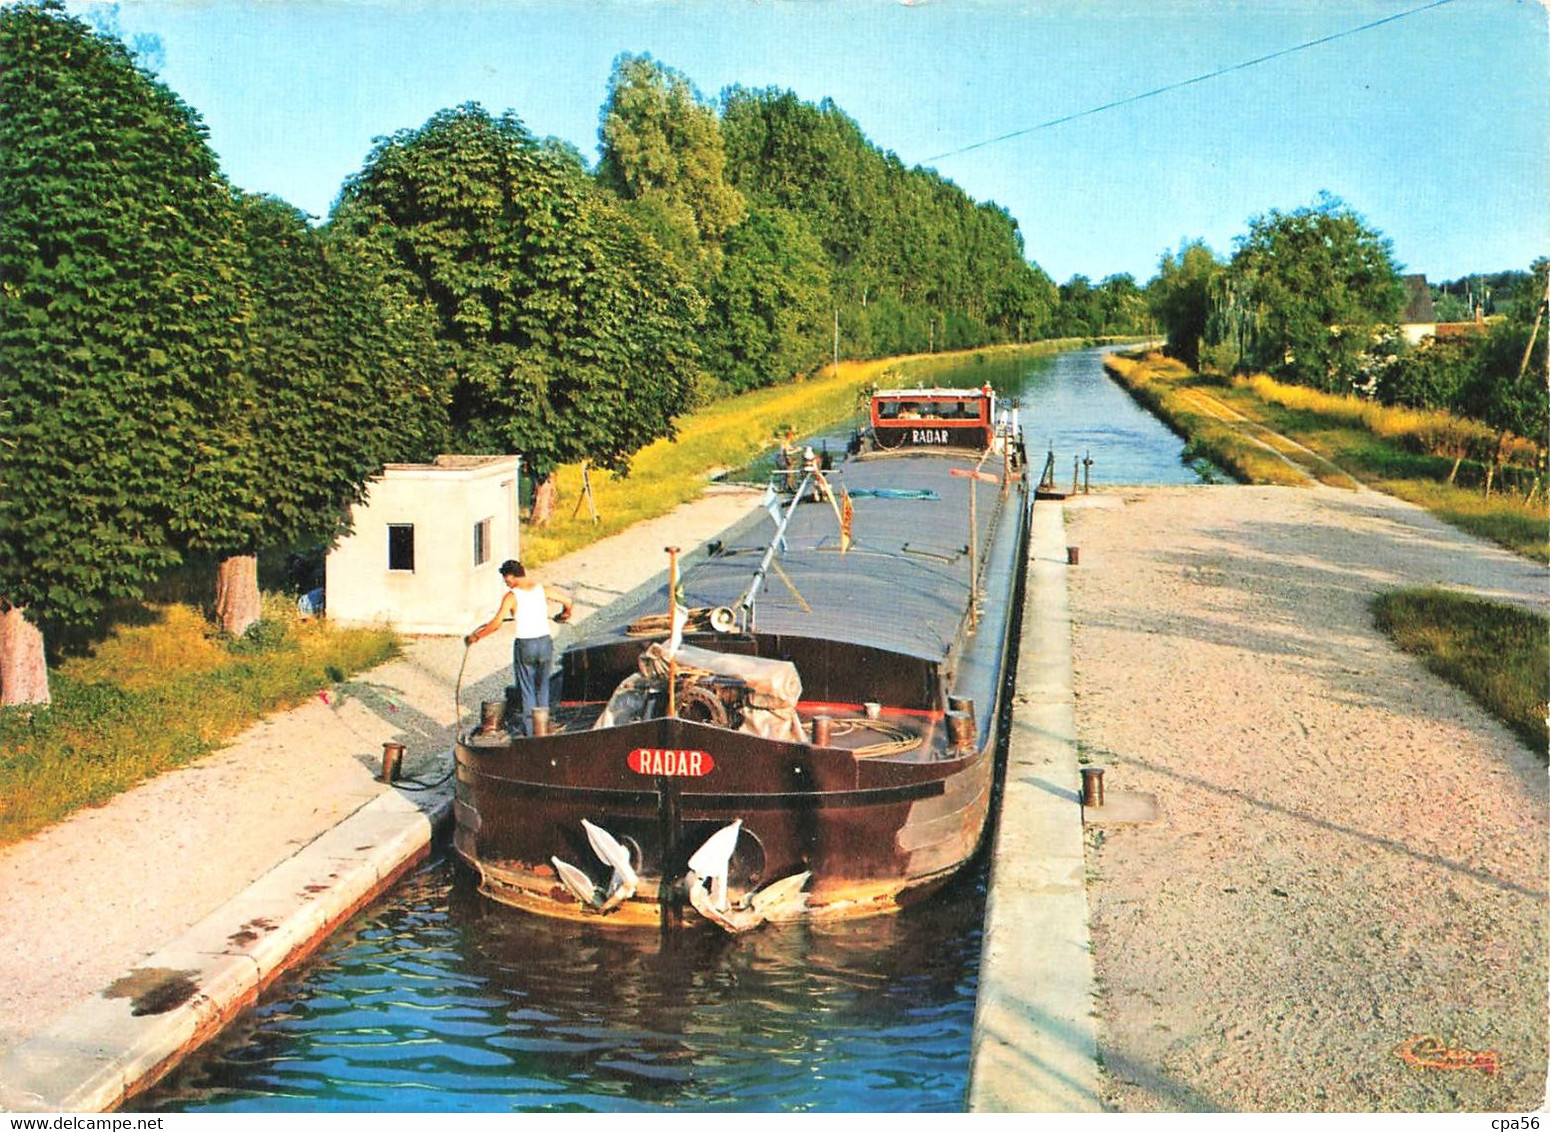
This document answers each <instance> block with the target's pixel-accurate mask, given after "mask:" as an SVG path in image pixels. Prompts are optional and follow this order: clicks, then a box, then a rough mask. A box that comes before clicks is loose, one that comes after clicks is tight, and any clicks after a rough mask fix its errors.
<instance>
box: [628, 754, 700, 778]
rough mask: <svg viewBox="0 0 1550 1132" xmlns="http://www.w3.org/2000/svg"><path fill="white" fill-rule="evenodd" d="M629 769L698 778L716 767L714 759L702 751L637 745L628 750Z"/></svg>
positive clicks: (677, 776) (638, 772)
mask: <svg viewBox="0 0 1550 1132" xmlns="http://www.w3.org/2000/svg"><path fill="white" fill-rule="evenodd" d="M630 769H631V770H633V771H634V772H635V773H636V774H652V775H657V774H665V775H671V776H673V777H676V778H698V777H700V776H701V775H703V774H709V773H710V772H711V771H712V770H714V769H716V761H715V760H714V759H712V758H711V757H710V755H709V754H707V753H706V752H704V751H676V750H672V749H668V748H661V747H637V748H635V750H633V751H631V752H630Z"/></svg>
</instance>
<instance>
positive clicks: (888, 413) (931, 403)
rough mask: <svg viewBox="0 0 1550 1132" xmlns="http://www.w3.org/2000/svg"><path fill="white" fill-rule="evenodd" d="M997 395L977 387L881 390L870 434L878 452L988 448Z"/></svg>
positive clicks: (876, 395)
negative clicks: (911, 449) (881, 449)
mask: <svg viewBox="0 0 1550 1132" xmlns="http://www.w3.org/2000/svg"><path fill="white" fill-rule="evenodd" d="M995 402H996V395H995V392H994V391H993V390H992V389H991V387H990V386H989V385H986V386H984V387H983V388H981V389H879V390H878V391H877V392H875V393H874V394H873V395H872V421H871V424H872V436H873V438H874V440H875V442H876V444H877V446H878V447H879V448H971V449H976V450H983V449H986V448H989V447H990V446H991V443H992V441H993V439H994V437H995V425H994V421H995V409H996V403H995Z"/></svg>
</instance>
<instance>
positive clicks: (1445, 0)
mask: <svg viewBox="0 0 1550 1132" xmlns="http://www.w3.org/2000/svg"><path fill="white" fill-rule="evenodd" d="M1451 3H1453V0H1432V3H1430V4H1422V5H1421V6H1420V7H1419V8H1410V9H1407V10H1406V11H1403V12H1396V13H1395V14H1394V15H1392V16H1384V17H1383V18H1382V19H1381V20H1373V21H1372V22H1371V23H1366V24H1362V25H1361V27H1354V28H1347V29H1346V30H1345V31H1337V32H1334V33H1333V34H1331V35H1325V36H1320V37H1319V38H1318V39H1310V40H1308V41H1307V42H1306V43H1299V44H1297V45H1296V46H1295V47H1283V48H1282V49H1281V50H1279V51H1272V52H1271V53H1270V54H1269V55H1261V56H1259V57H1258V58H1257V59H1248V60H1245V61H1244V62H1242V63H1234V64H1232V65H1231V66H1228V67H1221V68H1219V69H1217V70H1215V71H1208V72H1207V73H1205V74H1203V75H1196V76H1195V77H1194V78H1192V79H1181V80H1180V81H1178V82H1176V83H1169V84H1168V85H1167V86H1160V87H1157V88H1156V89H1154V90H1148V91H1144V92H1142V93H1141V94H1132V95H1130V96H1128V97H1126V98H1120V99H1116V100H1115V101H1113V102H1105V103H1104V104H1103V105H1102V106H1094V107H1092V108H1091V109H1088V110H1080V111H1078V112H1077V113H1075V114H1067V115H1065V116H1064V117H1061V118H1051V119H1050V120H1049V121H1048V122H1040V123H1039V124H1038V125H1037V126H1028V127H1025V128H1024V129H1021V130H1013V131H1012V132H1011V133H1009V134H1002V135H1001V136H1000V137H994V138H989V139H987V140H986V141H982V142H975V143H974V144H973V145H966V146H964V147H963V148H962V149H950V150H948V151H947V152H946V153H939V154H937V155H936V156H935V157H928V158H926V162H927V164H929V163H931V162H934V161H941V160H943V159H945V158H948V157H957V156H958V155H959V154H961V153H969V152H971V151H973V150H976V149H984V148H985V147H986V146H990V145H997V144H998V143H1000V142H1004V141H1010V140H1011V139H1012V138H1020V137H1022V136H1023V135H1025V134H1032V133H1037V132H1038V131H1040V130H1047V129H1049V128H1050V127H1052V126H1060V125H1064V124H1065V123H1066V122H1074V121H1076V120H1077V119H1078V118H1090V117H1092V116H1093V115H1094V114H1102V113H1103V112H1104V111H1105V110H1113V109H1114V108H1115V107H1118V106H1128V105H1130V104H1131V103H1132V102H1140V101H1142V100H1143V99H1147V98H1155V97H1157V96H1158V95H1159V94H1167V93H1168V92H1169V91H1171V90H1181V89H1182V88H1184V87H1187V86H1194V85H1195V84H1196V83H1203V82H1205V81H1206V80H1207V79H1215V78H1219V77H1221V76H1222V75H1230V74H1232V73H1233V72H1234V71H1243V70H1247V69H1248V68H1250V67H1257V66H1259V64H1261V63H1268V62H1270V61H1271V60H1272V59H1280V58H1282V57H1283V56H1286V55H1293V54H1296V53H1297V52H1299V51H1307V50H1308V49H1309V48H1310V47H1320V46H1322V45H1324V44H1326V43H1333V42H1334V41H1335V40H1337V39H1345V38H1346V37H1347V36H1352V35H1357V34H1358V33H1360V32H1364V31H1371V30H1372V29H1373V28H1378V27H1382V26H1383V25H1384V24H1391V23H1394V22H1395V21H1396V20H1403V19H1405V18H1406V17H1408V16H1414V15H1417V14H1418V13H1420V12H1428V11H1431V9H1433V8H1441V7H1443V6H1444V5H1446V4H1451Z"/></svg>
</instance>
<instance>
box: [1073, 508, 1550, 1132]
mask: <svg viewBox="0 0 1550 1132" xmlns="http://www.w3.org/2000/svg"><path fill="white" fill-rule="evenodd" d="M1115 494H1116V495H1118V496H1119V497H1120V498H1121V499H1122V501H1123V506H1121V507H1111V508H1104V509H1099V508H1093V509H1083V510H1080V511H1078V510H1072V511H1070V512H1069V514H1068V523H1067V530H1066V534H1067V542H1068V543H1069V544H1070V545H1075V546H1079V547H1080V561H1081V565H1080V566H1079V567H1077V568H1073V569H1071V570H1069V571H1068V585H1069V591H1070V601H1071V611H1072V625H1073V642H1072V652H1073V669H1074V686H1075V689H1076V694H1077V712H1076V717H1077V735H1078V741H1079V744H1080V751H1081V755H1082V757H1083V758H1085V759H1087V760H1089V761H1090V762H1091V763H1093V764H1096V765H1103V766H1106V767H1107V771H1106V775H1105V778H1106V786H1107V790H1108V791H1109V792H1110V793H1111V794H1112V793H1113V792H1115V791H1129V792H1138V793H1145V794H1150V795H1153V796H1155V798H1156V800H1157V804H1158V810H1159V812H1160V818H1159V820H1157V821H1156V822H1153V823H1150V824H1142V825H1112V826H1110V825H1093V826H1090V827H1089V829H1088V832H1087V840H1088V853H1087V861H1088V867H1089V870H1090V877H1089V883H1088V900H1089V907H1090V914H1091V929H1092V944H1093V955H1094V960H1095V965H1096V974H1097V979H1098V985H1099V987H1100V988H1101V990H1100V992H1099V994H1098V1002H1097V1005H1098V1010H1099V1049H1100V1052H1101V1057H1102V1065H1103V1066H1104V1074H1103V1096H1102V1101H1103V1103H1104V1105H1105V1106H1106V1107H1110V1108H1114V1109H1118V1110H1121V1111H1157V1110H1202V1109H1205V1110H1211V1109H1218V1110H1227V1111H1248V1112H1263V1111H1310V1110H1311V1111H1353V1112H1364V1111H1398V1112H1428V1111H1475V1112H1484V1111H1497V1112H1522V1111H1527V1110H1530V1109H1536V1108H1538V1107H1539V1106H1540V1105H1542V1104H1543V1103H1544V1101H1545V1088H1546V1068H1547V1036H1546V1029H1547V1019H1550V1010H1547V1002H1546V984H1545V970H1546V964H1547V961H1550V941H1547V935H1546V925H1547V916H1546V911H1547V896H1550V816H1547V809H1550V804H1547V777H1546V767H1545V761H1544V752H1535V751H1531V750H1529V749H1528V748H1527V747H1525V746H1524V744H1523V743H1522V742H1521V741H1519V740H1518V739H1517V738H1515V737H1514V736H1513V735H1512V734H1511V733H1510V732H1508V731H1507V730H1506V729H1505V728H1504V727H1502V726H1501V725H1499V724H1498V723H1496V722H1495V721H1494V720H1493V719H1492V718H1491V717H1490V716H1488V715H1487V714H1486V713H1485V712H1484V711H1483V710H1482V709H1481V708H1479V707H1477V706H1476V705H1475V704H1474V703H1473V702H1472V701H1471V700H1469V699H1468V698H1467V697H1466V696H1465V695H1464V694H1463V693H1461V692H1459V691H1457V690H1455V689H1454V688H1453V687H1451V686H1450V685H1448V684H1446V683H1444V682H1443V681H1442V680H1441V679H1439V678H1438V677H1435V676H1433V675H1431V674H1430V673H1429V672H1427V671H1426V669H1425V668H1424V667H1423V666H1422V665H1421V663H1420V662H1419V661H1418V660H1416V659H1415V658H1412V657H1409V656H1406V655H1405V654H1403V653H1401V652H1399V651H1398V650H1397V649H1396V648H1395V647H1394V646H1393V645H1392V644H1391V643H1390V642H1389V640H1388V639H1387V638H1386V637H1385V636H1384V635H1383V634H1382V633H1381V632H1380V631H1379V630H1378V629H1377V628H1376V627H1375V626H1374V624H1373V619H1372V615H1371V613H1370V609H1369V603H1370V600H1371V598H1372V597H1373V595H1374V594H1376V593H1378V592H1380V591H1382V590H1385V589H1390V588H1394V587H1401V586H1414V585H1443V586H1448V587H1453V588H1457V589H1461V590H1465V591H1467V592H1471V593H1475V594H1479V595H1481V596H1484V597H1488V598H1492V599H1494V600H1499V601H1506V602H1512V603H1515V604H1521V605H1525V606H1528V607H1531V608H1536V609H1538V610H1540V611H1546V610H1547V609H1550V574H1547V572H1546V570H1545V568H1544V567H1542V566H1539V565H1537V564H1534V563H1531V562H1529V561H1527V560H1524V559H1521V558H1518V557H1516V556H1513V555H1511V554H1508V553H1507V552H1505V551H1502V550H1500V549H1497V548H1495V547H1493V546H1490V545H1487V544H1485V543H1482V542H1480V541H1478V540H1475V539H1473V538H1470V537H1469V536H1466V535H1463V534H1461V533H1459V532H1458V531H1456V530H1454V529H1452V528H1450V527H1447V526H1445V525H1444V524H1442V523H1440V522H1438V521H1436V520H1434V519H1433V518H1431V517H1430V516H1429V515H1427V514H1426V513H1424V512H1423V511H1421V510H1420V509H1418V508H1415V507H1412V506H1410V505H1409V504H1406V503H1403V502H1400V501H1397V500H1394V499H1391V498H1389V497H1387V496H1384V495H1381V494H1379V493H1376V492H1371V491H1355V492H1353V491H1343V490H1338V489H1334V488H1327V487H1314V488H1268V487H1198V488H1176V489H1153V490H1147V491H1142V492H1131V493H1124V492H1116V493H1115ZM1426 1037H1433V1038H1436V1039H1438V1040H1439V1041H1440V1042H1441V1043H1442V1044H1443V1045H1445V1046H1447V1047H1450V1048H1452V1049H1455V1050H1459V1051H1464V1052H1465V1053H1467V1054H1480V1055H1483V1054H1486V1053H1488V1052H1494V1053H1495V1054H1496V1056H1497V1059H1498V1062H1499V1065H1500V1069H1499V1072H1497V1073H1495V1074H1494V1075H1493V1074H1489V1073H1487V1072H1485V1071H1484V1070H1483V1069H1481V1068H1456V1069H1444V1068H1435V1067H1418V1066H1417V1065H1415V1064H1412V1063H1411V1062H1408V1061H1406V1060H1405V1059H1404V1058H1403V1057H1402V1056H1400V1052H1398V1051H1400V1050H1401V1049H1402V1048H1405V1047H1406V1044H1407V1043H1412V1042H1413V1041H1414V1039H1418V1038H1426ZM1409 1048H1412V1049H1413V1048H1414V1047H1413V1046H1412V1047H1409Z"/></svg>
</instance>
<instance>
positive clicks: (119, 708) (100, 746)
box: [0, 598, 399, 845]
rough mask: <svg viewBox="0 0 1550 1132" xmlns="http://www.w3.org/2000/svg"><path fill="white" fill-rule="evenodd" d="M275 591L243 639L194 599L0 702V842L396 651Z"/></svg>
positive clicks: (99, 798)
mask: <svg viewBox="0 0 1550 1132" xmlns="http://www.w3.org/2000/svg"><path fill="white" fill-rule="evenodd" d="M293 610H294V607H292V606H291V605H290V603H289V602H288V601H287V600H285V599H282V598H270V599H267V600H266V603H265V610H264V612H265V620H263V621H260V622H259V623H258V626H256V627H255V630H253V631H250V633H249V634H248V635H247V636H246V637H245V638H243V639H242V640H240V641H227V640H223V639H222V638H220V637H219V636H218V635H217V634H216V633H215V632H214V630H213V629H212V628H211V627H210V625H209V623H208V622H207V621H206V620H205V618H204V616H203V615H202V614H201V613H200V612H199V611H198V610H197V609H195V608H193V607H192V606H187V605H166V606H157V607H153V608H152V609H151V610H149V613H150V614H151V616H150V617H148V618H145V619H143V620H144V621H145V622H146V623H142V624H136V625H121V626H119V627H117V628H116V629H114V630H113V631H112V632H111V634H110V635H109V636H108V637H107V638H106V639H105V640H104V641H102V642H101V644H100V645H99V646H98V647H97V648H96V650H95V651H94V653H93V654H92V655H91V656H87V657H75V658H71V659H67V660H66V661H64V662H63V663H62V664H60V665H59V667H58V668H56V669H54V670H52V671H51V672H50V674H49V686H50V691H51V693H52V695H53V703H52V704H51V705H49V706H47V707H40V708H10V709H7V710H6V711H4V712H0V845H4V844H9V843H11V842H14V841H19V840H21V839H22V838H24V837H26V836H28V835H29V834H31V833H34V832H36V831H37V830H39V829H42V828H43V827H44V826H46V825H49V824H51V823H53V822H56V821H58V820H60V819H61V818H63V817H66V816H67V815H69V814H70V813H72V812H73V811H75V810H78V809H80V808H82V807H85V806H93V805H100V804H102V803H104V802H106V801H108V800H109V799H110V798H112V797H113V796H114V795H116V794H119V793H121V792H122V791H124V790H126V789H128V788H129V787H131V786H133V785H135V784H136V783H138V782H141V781H143V780H144V779H146V778H149V777H151V776H153V775H155V774H158V773H160V772H161V771H164V770H168V769H170V768H172V767H175V766H179V765H181V764H183V763H186V762H189V761H191V760H193V759H196V758H199V757H200V756H202V755H205V754H208V753H209V752H211V751H213V750H215V749H216V748H218V747H219V746H220V745H221V744H222V743H223V742H225V741H226V740H228V739H230V738H232V737H233V736H235V735H237V734H240V733H241V732H242V731H243V730H245V729H246V728H247V727H248V726H249V725H250V724H251V723H252V722H253V721H254V720H256V719H258V718H260V717H261V716H263V715H265V714H266V713H268V712H272V711H277V710H283V709H285V708H289V707H293V706H295V705H296V704H299V703H302V702H303V701H305V700H306V699H307V698H308V697H309V696H312V695H313V694H315V693H316V692H317V690H318V689H320V688H323V687H326V686H327V685H328V684H330V683H333V682H336V681H338V680H342V679H343V678H344V677H345V676H346V675H348V674H350V673H354V672H359V671H362V670H364V669H367V668H370V667H372V666H373V665H376V664H379V663H381V662H382V661H384V660H387V659H388V658H390V657H392V656H394V655H396V653H397V652H398V647H399V645H398V639H397V638H396V637H395V636H394V635H393V634H392V633H391V632H389V631H387V630H339V629H330V628H328V627H326V626H325V625H324V624H322V623H320V622H303V621H300V620H299V619H297V618H296V617H295V615H294V611H293Z"/></svg>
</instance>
